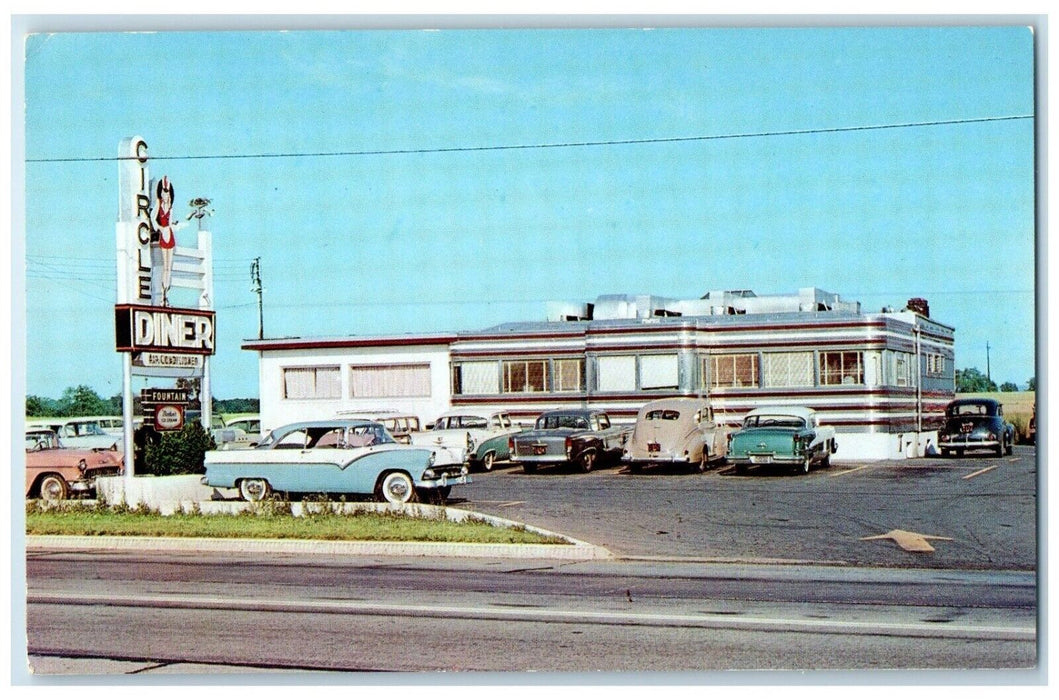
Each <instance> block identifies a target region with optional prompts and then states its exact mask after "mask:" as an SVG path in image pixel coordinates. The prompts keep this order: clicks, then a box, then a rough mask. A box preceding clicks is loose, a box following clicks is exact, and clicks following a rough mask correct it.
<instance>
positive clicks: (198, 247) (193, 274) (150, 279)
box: [114, 136, 216, 502]
mask: <svg viewBox="0 0 1059 700" xmlns="http://www.w3.org/2000/svg"><path fill="white" fill-rule="evenodd" d="M209 203H210V202H209V200H207V199H203V198H196V199H192V200H191V201H190V203H189V204H190V206H191V207H192V211H191V212H190V213H189V214H187V215H186V216H185V217H184V220H183V221H181V220H180V218H181V217H180V214H179V213H178V211H177V209H176V188H175V187H174V185H173V183H172V182H171V181H170V180H169V177H168V176H165V175H163V176H162V177H161V178H160V179H157V180H152V179H151V177H150V173H149V171H148V157H147V143H146V142H145V141H144V140H143V139H142V138H140V137H139V136H133V137H129V138H125V139H122V140H121V142H120V143H119V145H118V222H117V226H116V242H117V273H118V277H117V281H118V284H117V295H116V297H117V298H116V304H115V306H114V337H115V348H116V350H117V351H118V352H120V353H122V355H123V358H122V417H123V419H124V435H123V442H122V444H123V446H124V453H125V482H124V485H125V495H126V502H129V499H130V495H131V494H132V493H133V490H132V485H133V477H134V476H135V466H136V457H135V455H136V453H135V439H134V430H135V426H134V424H133V421H134V416H133V413H134V411H133V392H132V378H133V376H142V377H169V378H176V379H180V378H185V379H186V378H199V379H200V380H201V382H202V392H201V395H202V396H203V397H204V398H203V411H202V415H203V418H204V419H205V426H204V427H205V428H206V429H207V430H208V429H209V425H210V423H209V421H210V410H211V408H212V405H211V397H212V393H211V392H210V373H209V358H210V356H211V355H213V354H214V352H215V348H216V326H215V321H216V319H215V315H214V311H213V249H212V238H211V234H210V232H209V230H207V229H206V227H205V226H204V225H203V221H204V217H205V216H207V215H208V214H209V213H210V212H209V211H208V210H207V209H206V207H207V206H208V205H209ZM191 219H198V229H199V230H198V233H197V237H196V238H195V239H194V240H193V243H192V245H188V241H187V240H186V239H187V234H182V235H181V239H182V240H181V243H183V244H184V245H183V246H179V245H178V244H177V231H178V230H179V229H180V228H181V227H183V226H186V224H187V223H188V221H189V220H191ZM187 290H191V291H192V292H194V293H196V294H197V295H198V298H197V300H196V301H191V302H190V303H187V302H185V303H186V305H185V306H184V307H180V306H176V305H175V302H177V301H178V300H179V299H180V297H181V294H183V295H184V297H185V298H188V296H189V295H188V294H187ZM167 408H170V409H173V410H169V411H162V412H161V413H158V414H156V419H155V423H154V428H155V429H157V430H166V429H175V428H174V426H178V425H182V423H183V420H182V416H174V415H173V411H177V412H179V411H181V410H182V407H181V406H179V405H176V406H167ZM159 416H161V418H162V420H161V422H160V421H159V419H158V417H159ZM145 420H146V416H145Z"/></svg>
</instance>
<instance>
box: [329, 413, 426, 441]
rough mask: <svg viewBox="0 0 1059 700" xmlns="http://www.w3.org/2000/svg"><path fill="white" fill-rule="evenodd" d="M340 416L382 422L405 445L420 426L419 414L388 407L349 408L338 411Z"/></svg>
mask: <svg viewBox="0 0 1059 700" xmlns="http://www.w3.org/2000/svg"><path fill="white" fill-rule="evenodd" d="M338 415H339V417H341V418H360V419H362V420H373V421H376V422H378V423H382V424H383V425H385V426H386V429H387V430H388V431H389V432H390V435H392V436H393V439H394V440H396V441H397V442H403V443H404V444H406V445H409V444H411V443H412V436H413V435H415V434H416V433H418V432H419V431H420V430H421V428H420V423H419V416H417V415H415V414H413V413H408V412H405V411H395V410H390V409H376V410H359V409H358V410H349V411H339V412H338Z"/></svg>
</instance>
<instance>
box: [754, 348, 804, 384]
mask: <svg viewBox="0 0 1059 700" xmlns="http://www.w3.org/2000/svg"><path fill="white" fill-rule="evenodd" d="M761 361H762V370H763V373H764V375H765V376H764V383H765V386H769V387H789V386H813V353H811V352H770V353H765V354H764V355H762V360H761Z"/></svg>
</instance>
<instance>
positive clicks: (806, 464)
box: [794, 455, 813, 474]
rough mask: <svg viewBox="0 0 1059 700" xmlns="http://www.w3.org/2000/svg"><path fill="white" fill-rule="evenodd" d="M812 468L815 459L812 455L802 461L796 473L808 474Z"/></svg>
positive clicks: (795, 469)
mask: <svg viewBox="0 0 1059 700" xmlns="http://www.w3.org/2000/svg"><path fill="white" fill-rule="evenodd" d="M812 466H813V457H812V455H805V459H803V460H802V463H801V464H799V465H798V466H796V467H795V468H794V473H795V474H808V473H809V470H810V469H811V468H812Z"/></svg>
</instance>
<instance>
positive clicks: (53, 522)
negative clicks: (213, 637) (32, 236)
mask: <svg viewBox="0 0 1059 700" xmlns="http://www.w3.org/2000/svg"><path fill="white" fill-rule="evenodd" d="M26 534H27V535H80V536H94V535H110V536H131V537H137V536H139V537H210V538H250V539H297V540H337V541H372V542H449V543H479V544H569V542H568V541H566V540H564V539H561V538H558V537H547V536H543V535H540V534H537V533H535V532H531V531H529V530H527V529H526V528H524V527H498V526H495V525H491V524H489V523H487V522H484V521H481V520H474V519H470V520H467V521H464V522H459V523H457V522H452V521H450V520H446V519H443V518H436V519H434V518H419V517H412V516H408V515H402V514H399V513H373V512H357V513H353V514H343V513H335V512H327V511H325V512H322V513H311V514H305V515H300V516H297V517H295V516H293V515H291V514H290V513H289V512H286V513H285V512H282V511H281V512H270V511H267V510H263V511H259V512H247V513H240V514H235V515H232V514H217V515H203V514H200V513H176V514H173V515H167V516H162V515H159V514H158V513H156V512H151V511H146V510H139V509H126V510H121V509H110V508H106V507H69V506H66V507H61V508H41V507H39V506H34V505H28V506H27V508H26Z"/></svg>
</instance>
